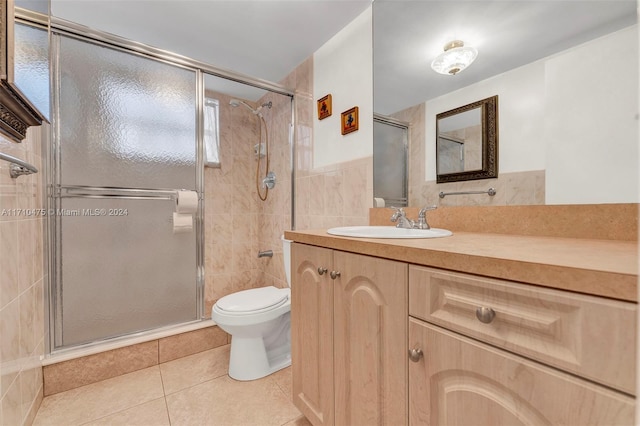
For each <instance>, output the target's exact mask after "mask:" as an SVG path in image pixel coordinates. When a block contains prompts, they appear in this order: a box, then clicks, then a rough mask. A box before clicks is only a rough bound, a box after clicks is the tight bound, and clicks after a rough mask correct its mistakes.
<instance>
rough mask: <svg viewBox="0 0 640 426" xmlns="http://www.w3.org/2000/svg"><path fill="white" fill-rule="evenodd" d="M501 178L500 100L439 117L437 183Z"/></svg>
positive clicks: (490, 99) (493, 97)
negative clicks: (499, 172) (499, 149)
mask: <svg viewBox="0 0 640 426" xmlns="http://www.w3.org/2000/svg"><path fill="white" fill-rule="evenodd" d="M497 177H498V96H497V95H496V96H492V97H490V98H486V99H482V100H480V101H477V102H473V103H470V104H468V105H464V106H461V107H459V108H455V109H452V110H450V111H446V112H442V113H440V114H438V115H436V182H438V183H444V182H459V181H465V180H476V179H490V178H497Z"/></svg>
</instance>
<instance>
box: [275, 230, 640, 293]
mask: <svg viewBox="0 0 640 426" xmlns="http://www.w3.org/2000/svg"><path fill="white" fill-rule="evenodd" d="M285 237H286V238H288V239H290V240H293V241H296V242H299V243H304V244H310V245H315V246H320V247H326V248H331V249H336V250H342V251H348V252H353V253H361V254H365V255H369V256H375V257H381V258H386V259H393V260H399V261H404V262H408V263H413V264H418V265H424V266H432V267H436V268H443V269H448V270H452V271H459V272H467V273H471V274H476V275H482V276H487V277H493V278H501V279H507V280H510V281H517V282H523V283H527V284H535V285H541V286H545V287H551V288H556V289H562V290H569V291H575V292H579V293H585V294H591V295H597V296H604V297H610V298H614V299H620V300H628V301H633V302H637V298H638V296H637V284H638V244H637V242H635V241H616V240H595V239H576V238H559V237H533V236H522V235H507V234H487V233H472V232H455V233H454V235H453V236H451V237H446V238H433V239H403V240H400V239H374V238H348V237H337V236H333V235H329V234H327V233H326V230H324V229H322V230H305V231H285Z"/></svg>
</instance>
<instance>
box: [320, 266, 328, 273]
mask: <svg viewBox="0 0 640 426" xmlns="http://www.w3.org/2000/svg"><path fill="white" fill-rule="evenodd" d="M327 271H328V269H327V268H323V267H322V266H318V274H319V275H324V274H325V272H327Z"/></svg>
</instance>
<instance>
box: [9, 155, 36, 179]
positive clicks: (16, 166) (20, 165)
mask: <svg viewBox="0 0 640 426" xmlns="http://www.w3.org/2000/svg"><path fill="white" fill-rule="evenodd" d="M0 160H5V161H8V162H9V163H11V165H10V166H9V176H11V177H12V178H13V179H15V178H17V177H18V176H22V175H30V174H32V173H38V169H36V168H35V167H34V166H32V165H31V164H29V163H27V162H26V161H22V160H21V159H19V158H16V157H14V156H12V155H9V154H3V153H2V152H0Z"/></svg>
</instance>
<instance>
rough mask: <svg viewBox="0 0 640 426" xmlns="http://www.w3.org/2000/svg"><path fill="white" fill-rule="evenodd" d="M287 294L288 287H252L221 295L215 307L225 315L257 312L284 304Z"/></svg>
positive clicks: (287, 298)
mask: <svg viewBox="0 0 640 426" xmlns="http://www.w3.org/2000/svg"><path fill="white" fill-rule="evenodd" d="M289 294H290V291H289V289H281V288H276V287H273V286H269V287H261V288H252V289H249V290H243V291H239V292H237V293H233V294H229V295H227V296H224V297H222V298H221V299H220V300H218V302H217V303H216V307H217V310H219V311H220V312H221V313H224V314H225V315H231V316H233V315H252V314H258V313H261V312H267V311H270V310H273V309H276V308H278V307H280V306H282V305H284V304H285V303H286V302H287V301H288V300H289Z"/></svg>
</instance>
